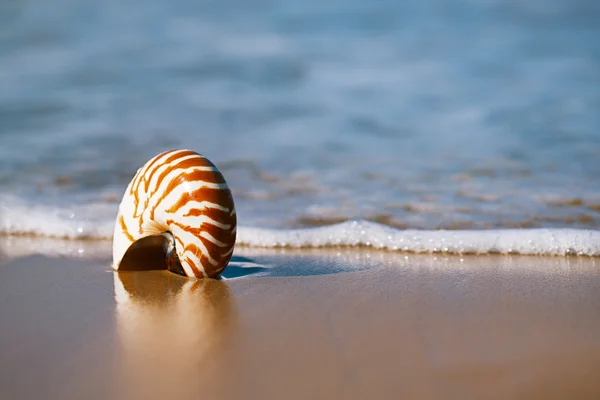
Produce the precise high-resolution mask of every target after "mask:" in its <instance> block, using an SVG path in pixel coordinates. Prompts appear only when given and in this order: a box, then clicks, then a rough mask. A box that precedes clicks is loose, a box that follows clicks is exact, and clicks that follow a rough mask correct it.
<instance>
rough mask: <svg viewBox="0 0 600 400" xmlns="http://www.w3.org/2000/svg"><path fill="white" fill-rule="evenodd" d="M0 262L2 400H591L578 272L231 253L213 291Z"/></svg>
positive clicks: (205, 285) (161, 278)
mask: <svg viewBox="0 0 600 400" xmlns="http://www.w3.org/2000/svg"><path fill="white" fill-rule="evenodd" d="M106 246H107V252H106V254H110V253H109V252H110V247H109V244H107V245H106ZM98 254H103V253H102V252H98ZM2 260H3V261H2V262H1V264H0V398H1V399H42V398H43V399H83V398H85V399H107V398H115V399H164V398H177V399H187V398H195V399H198V398H203V399H228V398H233V399H397V398H407V399H409V398H410V399H471V398H472V399H481V398H486V399H495V398H498V399H506V398H513V399H514V398H523V399H538V398H539V399H565V398H577V399H598V398H600V260H597V259H594V258H584V257H547V258H544V257H517V256H481V257H480V256H469V257H459V256H451V257H442V256H433V255H406V254H401V253H390V252H387V253H386V252H378V251H367V250H350V249H343V250H319V251H316V250H315V251H289V250H287V251H277V250H256V249H238V251H237V252H236V254H235V257H234V259H233V262H232V265H231V268H230V269H229V270H228V272H229V277H230V278H231V279H227V280H223V281H214V280H205V281H194V280H189V279H186V278H183V277H179V276H177V275H174V274H172V273H169V272H167V271H143V272H119V273H116V272H113V271H112V270H111V269H110V260H109V259H108V258H103V257H96V258H85V259H83V258H66V257H45V256H40V255H29V256H27V255H22V256H18V257H16V258H15V255H12V256H11V255H7V254H4V256H3V258H2Z"/></svg>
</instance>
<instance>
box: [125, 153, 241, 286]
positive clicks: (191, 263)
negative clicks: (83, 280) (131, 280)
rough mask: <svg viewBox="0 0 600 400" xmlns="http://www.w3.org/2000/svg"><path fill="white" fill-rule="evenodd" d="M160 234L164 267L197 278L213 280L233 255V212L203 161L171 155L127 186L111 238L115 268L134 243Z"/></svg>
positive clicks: (218, 178)
mask: <svg viewBox="0 0 600 400" xmlns="http://www.w3.org/2000/svg"><path fill="white" fill-rule="evenodd" d="M156 235H162V236H163V237H164V238H165V239H166V242H167V249H166V251H167V259H166V263H167V268H168V269H169V270H171V271H173V272H175V273H178V274H180V275H184V276H188V277H196V278H204V277H210V278H216V277H218V276H219V275H220V274H221V272H223V270H224V269H225V267H226V266H227V264H228V263H229V259H230V258H231V254H232V253H233V248H234V245H235V238H236V213H235V207H234V204H233V197H232V196H231V191H230V190H229V188H228V186H227V183H226V182H225V179H224V178H223V175H222V174H221V173H220V172H219V170H218V169H217V167H215V165H214V164H213V163H211V162H210V161H209V160H208V159H207V158H205V157H203V156H202V155H200V154H198V153H196V152H193V151H190V150H171V151H166V152H164V153H162V154H159V155H157V156H156V157H154V158H152V159H151V160H149V161H148V162H147V163H146V164H145V165H144V166H143V167H142V168H140V169H139V170H138V172H137V174H136V175H135V177H134V178H133V180H132V181H131V182H130V183H129V186H128V187H127V190H126V191H125V194H124V196H123V200H122V201H121V204H120V205H119V213H118V214H117V221H116V224H115V231H114V236H113V267H114V268H115V269H119V268H120V266H121V262H122V260H123V257H124V256H125V254H126V252H127V251H128V249H130V248H132V249H133V248H134V247H135V246H132V244H134V243H136V242H137V243H140V242H141V241H140V239H142V238H146V237H149V236H156Z"/></svg>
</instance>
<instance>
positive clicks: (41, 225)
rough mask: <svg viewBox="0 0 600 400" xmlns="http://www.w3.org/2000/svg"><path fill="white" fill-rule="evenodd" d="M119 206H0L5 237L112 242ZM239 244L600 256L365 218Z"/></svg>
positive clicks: (595, 235)
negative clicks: (399, 226) (402, 226)
mask: <svg viewBox="0 0 600 400" xmlns="http://www.w3.org/2000/svg"><path fill="white" fill-rule="evenodd" d="M5 204H6V203H5ZM114 208H115V207H114V206H113V205H109V204H98V205H95V206H94V207H92V208H90V205H89V204H88V205H86V206H85V208H84V207H83V206H82V207H72V208H62V209H61V208H49V207H44V206H34V207H31V206H25V205H19V204H16V203H12V204H11V205H10V206H7V205H4V206H1V207H0V235H3V236H31V237H35V236H37V237H40V238H60V239H67V240H82V239H86V240H111V239H112V231H113V227H114ZM90 210H93V211H92V212H90ZM237 244H238V245H239V246H246V247H260V248H278V247H290V248H319V247H370V248H375V249H382V250H388V251H399V252H412V253H447V254H522V255H553V256H563V255H581V256H600V231H597V230H584V229H567V228H548V229H491V230H399V229H396V228H392V227H389V226H386V225H382V224H378V223H374V222H369V221H365V220H352V221H346V222H342V223H339V224H335V225H329V226H324V227H315V228H305V229H271V228H258V227H249V226H244V225H243V222H242V225H241V226H239V227H238V235H237ZM41 251H42V252H43V250H41Z"/></svg>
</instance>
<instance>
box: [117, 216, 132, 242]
mask: <svg viewBox="0 0 600 400" xmlns="http://www.w3.org/2000/svg"><path fill="white" fill-rule="evenodd" d="M119 225H120V226H121V230H122V231H123V233H124V234H125V236H126V237H127V239H128V240H129V241H130V242H131V243H133V242H135V239H134V238H133V236H131V233H129V229H127V225H126V224H125V218H123V216H122V215H121V216H119Z"/></svg>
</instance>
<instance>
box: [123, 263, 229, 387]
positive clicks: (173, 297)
mask: <svg viewBox="0 0 600 400" xmlns="http://www.w3.org/2000/svg"><path fill="white" fill-rule="evenodd" d="M114 285H115V299H116V301H117V332H118V336H119V341H120V346H121V349H122V350H121V353H120V354H121V357H122V360H120V361H119V363H118V365H119V369H118V379H119V385H118V387H119V392H120V394H121V395H122V397H123V398H187V397H188V396H191V394H193V393H199V392H201V391H200V390H199V387H200V386H202V387H204V386H207V385H219V384H220V383H221V379H220V378H223V377H224V374H225V372H226V371H224V370H223V365H224V363H226V357H227V352H228V348H229V346H227V341H228V338H229V337H230V334H231V331H232V328H233V325H234V320H235V305H234V302H233V299H232V297H231V293H230V289H229V287H228V286H227V284H226V283H224V282H222V281H216V280H212V279H202V280H190V279H188V278H184V277H181V276H178V275H176V274H172V273H170V272H168V271H144V272H131V271H122V272H115V273H114ZM212 389H213V391H214V390H217V391H218V390H219V388H218V387H216V388H212Z"/></svg>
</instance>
